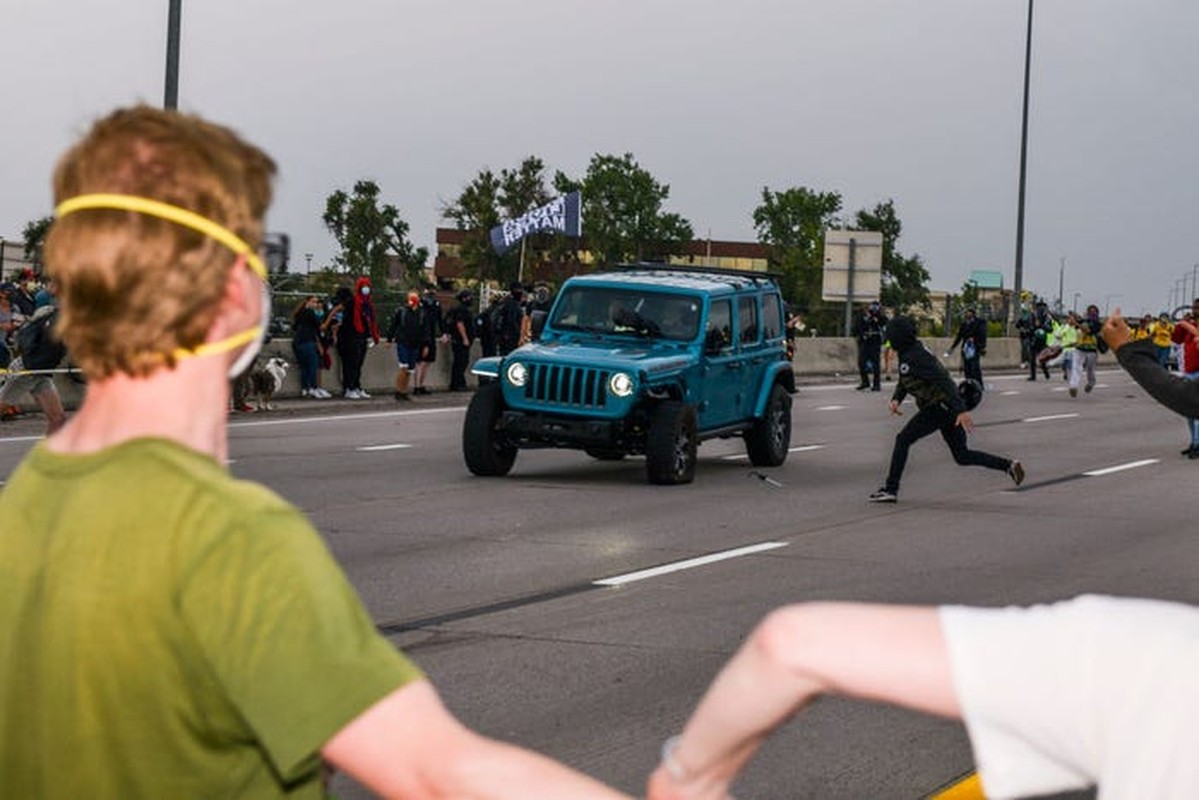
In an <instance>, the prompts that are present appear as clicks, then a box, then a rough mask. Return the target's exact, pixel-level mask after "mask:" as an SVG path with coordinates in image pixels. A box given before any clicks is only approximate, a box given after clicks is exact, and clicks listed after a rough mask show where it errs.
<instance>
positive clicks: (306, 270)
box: [304, 253, 312, 275]
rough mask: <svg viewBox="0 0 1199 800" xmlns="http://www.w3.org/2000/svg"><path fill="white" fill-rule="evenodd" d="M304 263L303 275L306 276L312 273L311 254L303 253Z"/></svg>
mask: <svg viewBox="0 0 1199 800" xmlns="http://www.w3.org/2000/svg"><path fill="white" fill-rule="evenodd" d="M304 261H305V262H307V263H305V264H304V274H305V275H307V274H308V273H310V272H312V253H305V254H304Z"/></svg>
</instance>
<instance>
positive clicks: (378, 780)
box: [321, 681, 627, 800]
mask: <svg viewBox="0 0 1199 800" xmlns="http://www.w3.org/2000/svg"><path fill="white" fill-rule="evenodd" d="M321 755H322V756H323V757H324V758H325V760H326V761H328V762H330V763H331V764H333V765H334V766H336V767H337V768H339V769H343V770H345V771H346V772H347V773H349V774H350V775H352V776H353V777H354V778H355V779H356V780H358V781H359V782H361V783H362V784H363V785H365V786H366V787H368V788H369V789H371V790H372V791H374V792H375V793H377V794H378V795H380V796H381V797H386V798H421V800H425V799H426V798H438V797H453V798H460V799H461V800H470V799H472V798H473V799H476V800H492V798H494V799H495V800H527V798H529V797H534V796H536V797H553V798H560V799H561V800H576V798H577V799H578V800H584V799H585V798H593V799H594V800H617V798H625V797H626V796H625V795H623V794H620V793H619V792H617V791H615V790H613V789H610V788H608V787H607V786H605V785H604V784H602V783H600V782H599V781H596V780H594V779H592V778H589V777H587V776H586V775H583V774H582V773H579V772H575V771H574V770H572V769H570V768H569V767H566V766H564V765H562V764H559V763H558V762H556V761H554V760H553V759H550V758H547V757H546V756H542V755H539V754H537V753H533V752H531V751H528V750H522V749H521V748H519V747H515V746H512V745H508V744H504V743H502V742H497V741H495V740H492V739H488V738H486V737H484V736H480V735H479V734H476V733H474V732H473V731H471V730H470V729H468V728H466V727H465V726H464V725H462V724H461V723H460V722H458V721H457V720H456V719H454V717H453V716H452V715H451V714H450V712H449V711H448V710H446V708H445V706H443V705H442V703H441V699H440V698H439V697H438V696H437V691H436V690H435V689H434V688H433V686H432V684H430V683H429V682H428V681H416V682H414V683H410V684H408V685H406V686H404V687H402V688H400V689H397V690H396V691H394V692H392V693H391V694H390V695H388V696H387V697H385V698H383V699H382V700H380V701H379V702H378V703H376V704H375V705H374V706H372V707H370V708H369V709H367V710H366V711H364V712H363V713H362V714H360V715H359V716H358V717H357V718H356V719H354V720H352V721H351V722H350V723H349V724H348V725H346V726H345V727H344V728H342V729H341V730H340V731H339V732H338V733H337V734H336V735H335V736H334V737H333V738H332V739H330V740H329V742H328V743H327V744H326V745H325V746H324V748H322V749H321ZM626 800H627V798H626Z"/></svg>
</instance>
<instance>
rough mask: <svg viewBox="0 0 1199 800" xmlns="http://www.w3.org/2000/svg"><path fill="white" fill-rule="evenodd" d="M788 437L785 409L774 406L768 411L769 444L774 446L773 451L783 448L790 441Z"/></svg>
mask: <svg viewBox="0 0 1199 800" xmlns="http://www.w3.org/2000/svg"><path fill="white" fill-rule="evenodd" d="M790 438H791V437H789V436H788V435H787V417H786V416H785V409H783V408H782V407H778V408H774V409H773V410H771V412H770V444H771V446H772V447H774V450H775V452H778V451H780V450H782V449H783V448H785V447H786V446H787V445H788V444H789V443H790Z"/></svg>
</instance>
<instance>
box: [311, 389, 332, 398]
mask: <svg viewBox="0 0 1199 800" xmlns="http://www.w3.org/2000/svg"><path fill="white" fill-rule="evenodd" d="M312 396H313V397H315V398H316V399H317V400H328V399H329V398H330V397H332V396H333V395H331V394H329V393H328V392H326V391H325V390H324V389H322V388H321V387H319V386H318V387H316V388H315V389H313V390H312Z"/></svg>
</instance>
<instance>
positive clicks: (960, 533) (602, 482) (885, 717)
mask: <svg viewBox="0 0 1199 800" xmlns="http://www.w3.org/2000/svg"><path fill="white" fill-rule="evenodd" d="M988 383H990V384H991V389H990V390H989V391H988V393H987V397H986V399H985V400H984V402H983V404H982V406H981V407H980V408H979V409H978V410H977V411H976V412H975V418H976V420H977V422H978V423H979V427H978V429H977V431H976V432H975V434H973V435H972V436H971V439H970V441H971V446H972V447H975V448H980V449H984V450H989V451H993V452H996V453H999V454H1005V455H1012V456H1015V457H1018V458H1020V459H1021V460H1022V462H1023V463H1024V465H1025V467H1026V470H1027V479H1026V482H1025V483H1024V485H1022V486H1021V487H1019V488H1016V487H1014V486H1013V485H1012V483H1011V481H1010V480H1009V479H1008V478H1007V476H1006V475H1004V474H1003V473H1001V472H997V471H989V470H984V469H981V468H963V467H957V466H956V465H955V464H954V463H953V461H952V459H951V457H950V455H949V453H948V451H947V449H946V448H945V446H944V444H943V443H942V442H941V441H940V439H939V437H936V436H933V437H929V438H928V439H925V440H922V441H921V442H920V443H919V444H917V445H916V447H915V448H914V449H913V452H912V457H911V459H910V461H909V465H908V470H907V473H906V474H905V478H904V482H903V485H902V487H901V494H900V502H899V503H898V504H896V505H893V506H885V505H884V506H880V505H872V504H870V503H868V502H866V496H867V495H868V494H869V493H870V492H871V491H873V490H874V489H875V488H877V487H878V486H879V485H880V483H881V479H882V477H883V473H884V472H885V468H886V461H887V458H888V456H889V452H890V447H891V443H892V440H893V437H894V434H895V432H896V431H897V430H898V429H899V427H900V426H902V424H903V423H904V422H905V421H906V417H892V416H890V415H889V414H888V413H887V412H886V400H887V398H888V397H889V389H890V387H889V386H884V392H883V393H881V394H876V393H872V392H855V391H853V388H852V384H847V383H843V382H840V383H839V382H815V383H808V384H806V385H804V386H802V387H801V389H800V392H799V393H798V394H797V395H796V396H795V399H794V406H793V410H792V414H793V422H794V430H793V436H792V443H791V444H792V452H791V454H790V456H789V458H788V460H787V462H786V463H785V464H784V465H783V466H781V467H778V468H774V469H764V470H763V469H754V468H752V467H751V466H750V465H749V463H748V461H747V460H746V458H745V449H744V445H743V443H742V442H741V440H739V439H728V440H714V441H709V442H705V443H704V444H703V445H702V446H701V447H700V451H699V454H700V461H699V465H698V469H697V472H696V480H695V482H694V483H692V484H690V485H686V486H677V487H671V486H651V485H649V484H647V483H646V481H645V476H644V463H643V460H642V459H637V458H629V459H625V460H624V461H619V462H600V461H595V460H592V459H590V458H588V457H587V456H586V455H584V454H582V453H579V452H575V451H568V450H540V451H528V452H521V453H520V455H519V456H518V458H517V461H516V465H515V467H514V469H513V471H512V473H511V474H510V475H509V476H507V477H505V478H477V477H474V476H472V475H470V473H469V472H468V471H467V470H466V468H465V466H464V465H463V462H462V456H461V444H460V443H461V424H462V417H463V409H464V406H465V402H466V400H467V399H468V395H465V394H446V393H441V394H435V395H431V396H429V397H421V398H416V399H414V400H412V401H410V402H408V403H403V404H401V403H397V402H396V401H395V400H393V399H392V398H391V397H390V396H381V397H377V398H373V399H371V400H365V401H345V400H328V401H309V400H286V401H279V402H278V406H279V407H278V408H277V409H276V410H275V411H270V412H264V413H261V414H257V413H255V414H237V415H233V417H232V418H231V425H230V453H231V465H230V468H231V469H232V470H233V472H234V473H235V474H237V475H239V476H242V477H247V478H251V479H254V480H258V481H261V482H263V483H265V484H266V485H268V486H270V487H271V488H273V489H274V490H276V491H278V492H280V493H281V494H282V495H283V496H285V497H287V498H288V499H289V500H291V501H292V502H294V503H295V504H297V505H298V506H299V507H300V508H301V509H302V510H304V511H305V513H307V514H308V515H309V516H310V517H311V518H312V520H313V521H314V523H315V524H316V526H317V528H318V529H319V530H320V531H321V532H322V534H323V535H324V536H325V538H326V540H327V542H328V543H329V546H330V548H331V550H332V552H333V553H334V555H335V557H336V558H337V559H338V560H339V562H340V563H341V564H342V566H343V567H344V568H345V570H346V572H347V574H348V575H349V576H350V579H351V580H352V581H353V583H354V585H355V586H356V587H357V589H358V591H359V592H360V594H361V595H362V597H363V600H364V602H365V603H366V605H367V607H368V609H369V610H370V612H371V614H372V616H373V618H374V619H375V621H376V623H377V624H378V626H379V628H380V630H382V631H383V632H384V633H385V634H386V635H387V636H389V638H390V639H391V640H392V641H393V642H395V643H396V644H397V646H400V647H402V648H403V649H404V650H405V651H406V652H407V653H409V654H410V655H411V657H412V658H414V659H415V660H416V661H417V662H418V663H419V664H420V665H421V666H422V667H423V668H424V669H425V670H426V671H427V672H428V674H429V675H430V677H431V678H432V679H433V681H434V682H435V683H436V685H437V686H438V687H439V689H440V691H441V692H442V694H443V696H444V698H445V701H446V703H447V704H448V706H449V707H450V708H451V709H452V710H453V711H454V712H455V713H456V714H458V715H459V716H460V717H461V718H462V719H463V720H465V721H466V722H467V723H468V724H470V725H471V726H472V727H475V728H477V729H479V730H481V731H483V732H485V733H488V734H490V735H494V736H497V737H499V738H503V739H506V740H510V741H514V742H518V743H520V744H523V745H526V746H529V747H533V748H536V749H539V750H542V751H544V752H547V753H549V754H551V755H553V756H554V757H556V758H559V759H561V760H564V761H566V762H567V763H569V764H572V765H574V766H576V767H578V768H580V769H583V770H586V771H588V772H590V773H592V774H595V775H597V776H599V777H600V778H602V779H604V780H606V781H609V782H610V783H612V784H614V785H616V786H618V787H620V788H622V789H624V790H626V791H629V792H631V793H635V794H636V793H639V792H640V791H641V790H642V788H643V781H644V778H645V776H646V775H647V774H648V772H649V771H650V769H651V768H652V767H653V765H654V763H655V761H656V759H657V756H658V751H659V747H660V744H661V742H662V740H664V739H665V738H666V737H668V736H670V735H672V734H674V733H677V732H678V730H679V729H680V728H681V726H682V724H683V721H684V720H685V719H686V716H687V714H688V713H689V712H690V710H691V709H692V708H693V707H694V704H695V702H696V701H697V700H698V698H699V696H700V694H701V693H702V691H703V689H704V687H706V685H707V684H708V682H709V681H710V680H711V679H712V677H713V676H714V674H715V672H716V671H717V669H718V668H719V667H720V665H721V664H722V663H723V662H724V661H725V660H726V659H727V658H728V656H729V655H730V654H731V653H732V652H733V651H734V650H735V649H736V648H737V646H738V645H739V644H740V643H741V642H742V641H743V640H744V637H745V636H746V634H747V633H748V632H749V631H750V630H751V629H752V626H753V625H754V623H755V622H756V621H757V620H759V619H760V618H761V617H762V616H763V615H764V614H765V613H766V612H768V611H769V610H770V609H772V608H775V607H777V606H779V605H781V604H785V603H789V602H798V601H806V600H832V599H837V600H864V601H877V602H888V603H969V604H976V605H988V606H996V605H1005V604H1011V603H1019V604H1027V603H1036V602H1047V601H1052V600H1056V599H1061V598H1066V597H1072V596H1075V595H1077V594H1080V593H1084V592H1102V593H1107V594H1119V595H1134V596H1149V597H1161V598H1165V599H1174V600H1180V601H1184V602H1191V603H1197V602H1199V582H1197V581H1196V580H1195V577H1196V575H1195V573H1196V568H1195V565H1196V564H1197V563H1199V559H1197V558H1196V556H1197V555H1199V547H1197V545H1196V543H1195V541H1194V540H1195V537H1194V536H1193V533H1192V529H1193V515H1192V513H1191V509H1190V502H1189V498H1190V497H1191V495H1192V493H1193V487H1194V482H1195V477H1196V474H1195V470H1199V463H1196V462H1194V461H1189V460H1187V459H1184V458H1181V457H1180V456H1179V454H1178V450H1179V449H1180V447H1181V446H1182V444H1184V443H1185V442H1184V439H1185V425H1184V422H1183V420H1181V419H1180V418H1179V417H1177V416H1175V415H1173V414H1171V413H1170V412H1167V411H1165V410H1164V409H1161V408H1160V407H1159V406H1157V405H1156V404H1155V403H1154V402H1153V401H1152V400H1150V399H1148V398H1147V397H1146V396H1145V395H1144V394H1143V392H1141V390H1140V389H1139V388H1137V387H1136V386H1135V385H1134V384H1132V383H1131V382H1130V381H1129V380H1128V379H1127V377H1126V376H1125V375H1124V374H1123V373H1121V372H1119V371H1114V370H1113V371H1105V372H1102V373H1101V374H1100V381H1099V386H1098V387H1097V388H1096V390H1095V391H1094V392H1093V393H1091V394H1085V395H1081V396H1080V397H1078V398H1070V397H1069V396H1068V394H1067V393H1066V392H1065V386H1064V384H1062V382H1061V381H1060V380H1054V381H1050V382H1043V381H1037V382H1036V383H1029V382H1026V381H1025V380H1024V377H1023V375H1020V374H1006V375H995V374H991V375H989V376H988ZM908 413H911V406H910V403H909V405H908ZM39 430H40V421H39V420H37V419H36V418H32V419H22V420H17V421H15V422H12V423H5V424H4V425H3V426H0V478H3V477H6V476H7V474H8V473H9V472H10V471H11V469H12V468H13V466H14V465H15V464H16V462H17V461H18V459H19V458H20V456H21V455H22V454H23V453H24V452H25V451H26V450H27V449H28V447H29V446H30V445H31V444H32V442H33V441H34V440H35V439H36V436H37V433H38V431H39ZM762 476H765V477H767V478H769V480H763V478H762ZM971 768H972V762H971V757H970V752H969V748H968V744H967V742H966V738H965V735H964V732H963V730H962V728H961V727H960V725H958V724H956V723H953V722H949V721H945V720H940V719H934V718H930V717H925V716H922V715H918V714H912V713H909V712H905V711H902V710H898V709H893V708H885V707H880V706H876V705H872V704H867V703H857V702H849V701H843V700H834V699H828V700H822V701H819V702H818V703H817V704H815V706H814V707H813V708H811V709H810V710H809V711H807V712H805V713H803V714H802V715H800V716H799V717H797V718H796V719H795V720H793V721H792V722H791V723H789V724H788V725H786V726H785V727H784V728H783V729H782V730H780V731H779V732H778V733H777V734H776V735H775V736H774V737H773V738H772V739H771V740H770V741H769V742H768V743H767V744H766V745H765V746H764V747H763V749H762V751H761V752H760V753H759V755H758V756H757V757H756V758H755V759H754V761H753V762H752V764H751V765H750V766H749V768H748V769H747V771H746V773H745V775H744V777H743V779H742V780H741V781H740V782H739V783H738V785H737V786H736V787H735V791H736V794H737V796H738V797H742V798H747V797H748V798H800V797H803V798H809V797H811V798H834V799H839V798H846V800H849V799H850V798H854V799H855V800H860V799H861V798H918V797H924V796H927V795H929V794H930V793H933V792H935V791H936V790H937V789H938V788H940V787H943V786H945V785H947V784H948V783H950V782H952V781H953V780H955V779H956V778H958V777H960V776H962V775H963V774H965V773H968V772H969V771H970V769H971ZM335 788H336V790H337V793H338V795H339V796H340V797H343V798H358V797H364V796H366V795H365V794H364V793H363V792H362V791H361V790H360V789H359V788H357V787H355V786H354V785H353V784H352V783H350V782H348V781H346V780H345V779H344V778H339V779H338V781H337V784H336V787H335ZM531 796H532V795H531Z"/></svg>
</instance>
